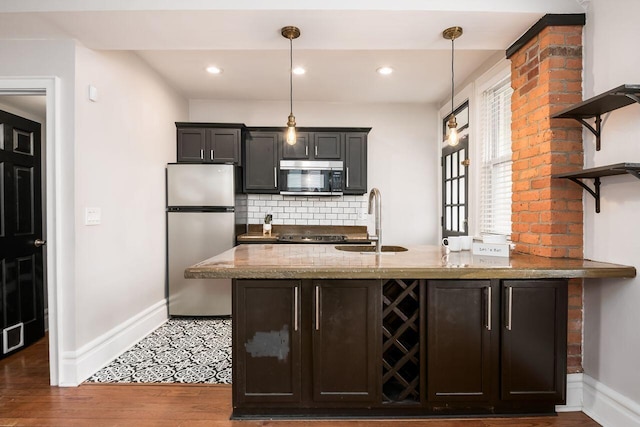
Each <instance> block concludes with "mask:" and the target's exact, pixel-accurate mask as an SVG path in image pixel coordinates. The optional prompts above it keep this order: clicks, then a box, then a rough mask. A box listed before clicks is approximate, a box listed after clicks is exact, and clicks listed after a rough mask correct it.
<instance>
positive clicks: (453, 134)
mask: <svg viewBox="0 0 640 427" xmlns="http://www.w3.org/2000/svg"><path fill="white" fill-rule="evenodd" d="M461 35H462V27H450V28H447V29H446V30H444V31H443V32H442V37H444V38H445V39H447V40H451V116H449V121H448V122H447V127H448V128H449V137H448V138H447V139H448V142H449V145H451V146H456V145H458V142H460V138H459V137H458V123H457V122H456V116H455V114H453V94H454V79H453V77H454V72H453V52H454V49H453V41H454V40H455V39H457V38H458V37H460V36H461Z"/></svg>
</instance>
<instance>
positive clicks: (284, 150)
mask: <svg viewBox="0 0 640 427" xmlns="http://www.w3.org/2000/svg"><path fill="white" fill-rule="evenodd" d="M309 146H310V141H309V132H296V143H295V144H293V145H289V144H287V141H286V140H285V138H282V147H281V149H280V158H281V159H286V160H308V159H309V153H310V152H309Z"/></svg>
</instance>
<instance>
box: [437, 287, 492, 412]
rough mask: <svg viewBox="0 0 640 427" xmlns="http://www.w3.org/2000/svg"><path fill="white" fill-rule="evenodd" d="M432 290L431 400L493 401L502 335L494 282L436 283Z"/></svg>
mask: <svg viewBox="0 0 640 427" xmlns="http://www.w3.org/2000/svg"><path fill="white" fill-rule="evenodd" d="M427 287H428V291H427V334H428V346H427V348H428V350H427V394H428V400H430V401H436V402H437V401H440V402H442V401H448V402H455V401H465V402H467V401H488V400H489V399H490V397H491V391H492V387H491V378H492V375H491V372H492V369H491V366H492V364H491V359H492V358H491V347H492V338H493V336H495V333H494V332H493V331H494V329H495V330H497V329H498V326H497V325H495V320H496V319H494V317H495V316H493V313H496V312H497V310H493V309H492V307H496V305H495V301H497V297H498V295H496V292H494V291H493V287H492V284H491V281H489V280H434V281H429V282H428V283H427Z"/></svg>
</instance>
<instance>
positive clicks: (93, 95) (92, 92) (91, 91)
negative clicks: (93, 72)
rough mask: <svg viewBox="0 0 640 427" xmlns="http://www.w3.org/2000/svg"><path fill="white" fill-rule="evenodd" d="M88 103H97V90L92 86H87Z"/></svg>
mask: <svg viewBox="0 0 640 427" xmlns="http://www.w3.org/2000/svg"><path fill="white" fill-rule="evenodd" d="M89 101H93V102H96V101H98V88H97V87H95V86H93V85H89Z"/></svg>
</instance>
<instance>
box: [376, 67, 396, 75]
mask: <svg viewBox="0 0 640 427" xmlns="http://www.w3.org/2000/svg"><path fill="white" fill-rule="evenodd" d="M376 71H377V72H378V74H382V75H383V76H388V75H389V74H391V73H393V68H391V67H380V68H378V69H377V70H376Z"/></svg>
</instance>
